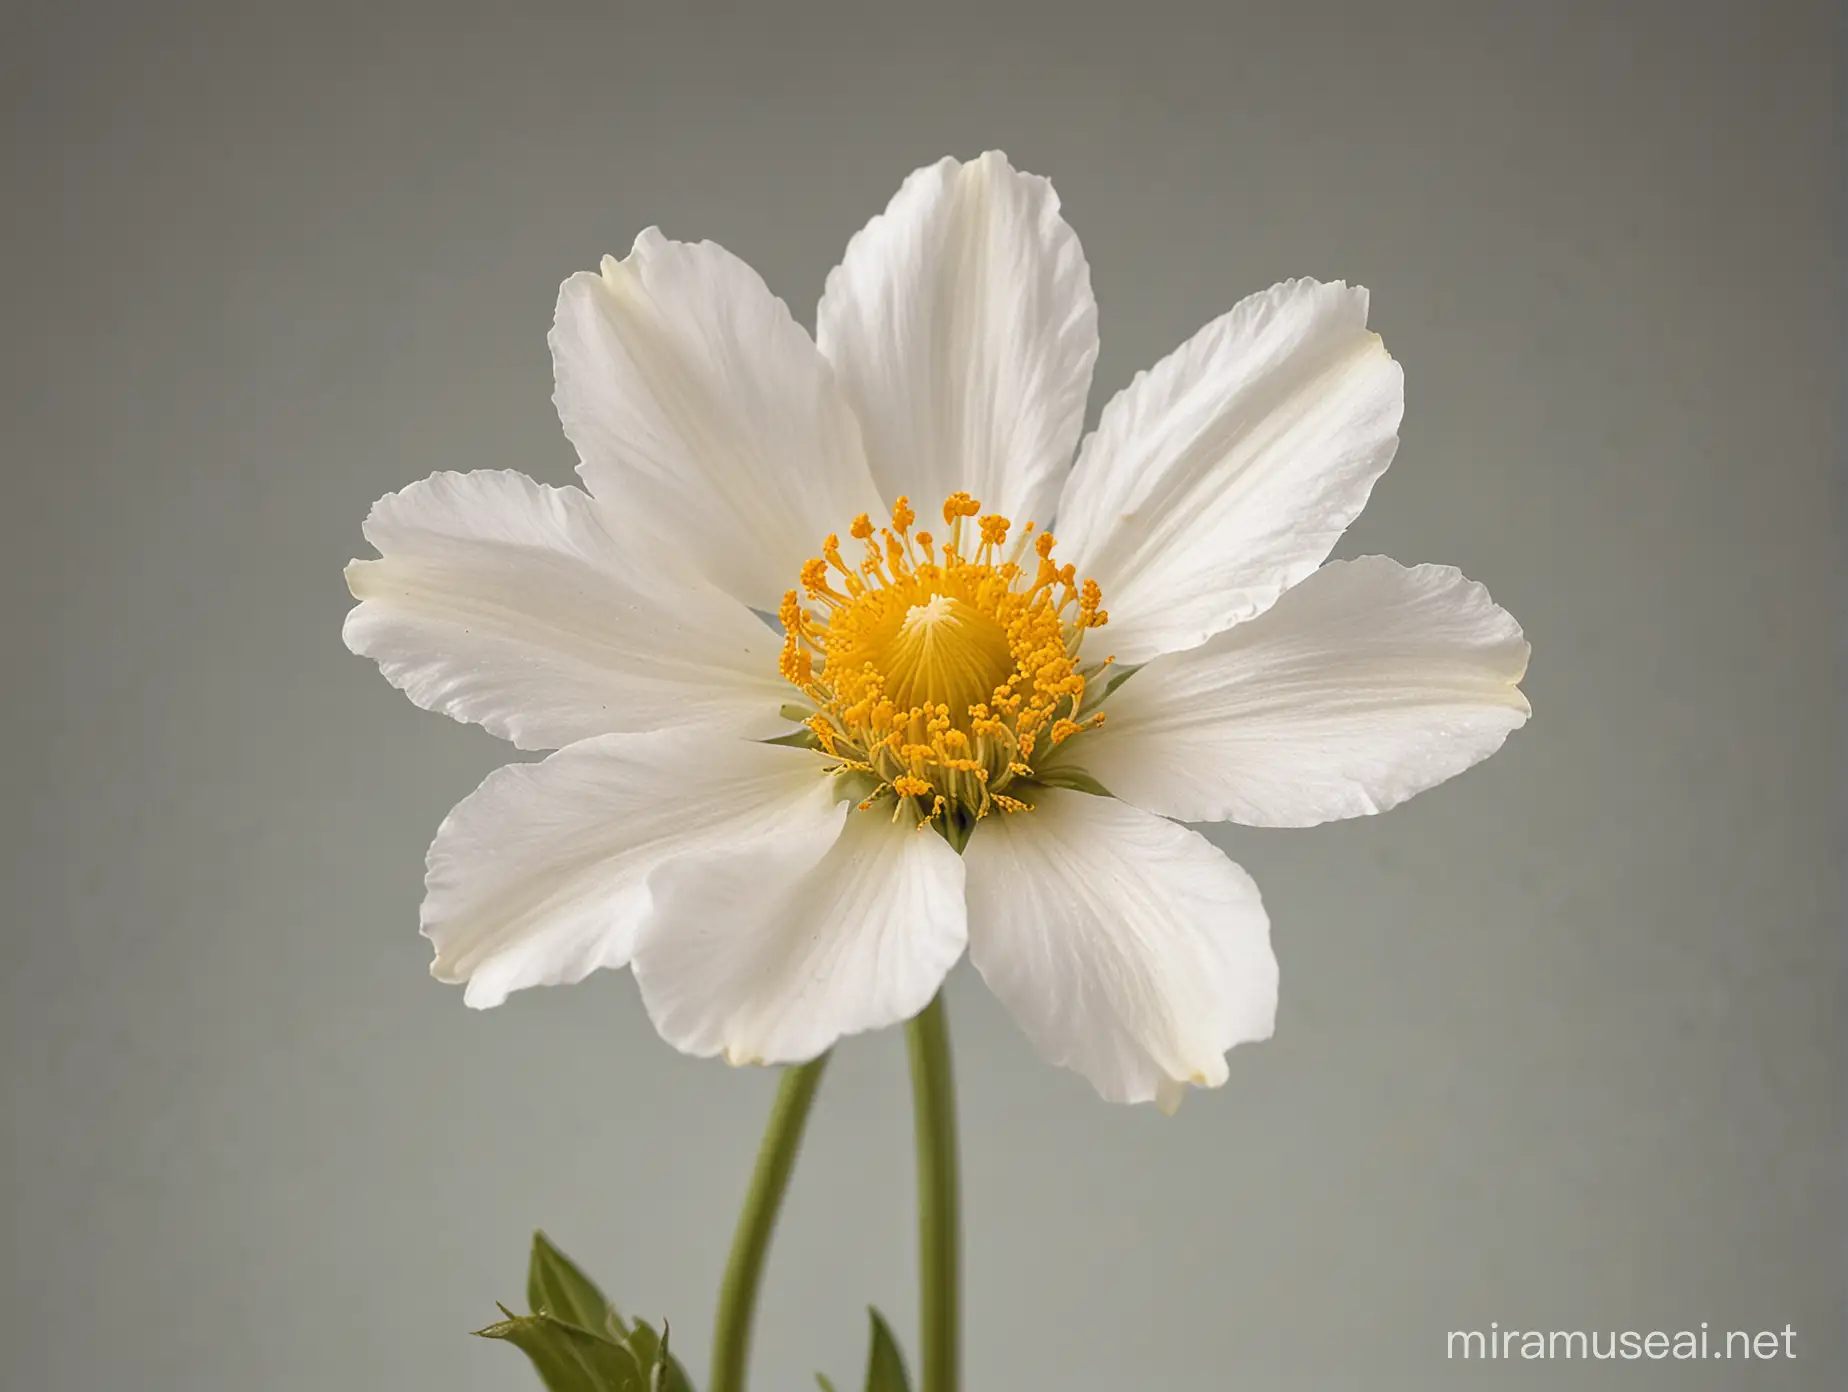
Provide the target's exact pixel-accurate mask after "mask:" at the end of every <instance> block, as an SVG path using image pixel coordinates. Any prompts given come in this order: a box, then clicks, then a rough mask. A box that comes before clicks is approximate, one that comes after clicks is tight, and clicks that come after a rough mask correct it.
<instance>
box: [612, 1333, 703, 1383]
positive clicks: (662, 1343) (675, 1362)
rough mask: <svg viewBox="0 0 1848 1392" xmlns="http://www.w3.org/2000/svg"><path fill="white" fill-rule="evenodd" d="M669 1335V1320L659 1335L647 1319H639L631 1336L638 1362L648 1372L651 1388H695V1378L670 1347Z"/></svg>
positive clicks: (631, 1345)
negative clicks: (691, 1376) (689, 1373)
mask: <svg viewBox="0 0 1848 1392" xmlns="http://www.w3.org/2000/svg"><path fill="white" fill-rule="evenodd" d="M667 1336H668V1327H667V1321H666V1320H662V1321H661V1332H660V1334H658V1335H657V1334H656V1333H655V1332H654V1326H653V1325H651V1324H649V1323H648V1321H647V1320H639V1319H638V1320H636V1321H635V1325H634V1327H633V1328H632V1329H630V1331H629V1338H628V1340H627V1343H628V1346H629V1353H630V1355H631V1356H632V1357H633V1358H634V1359H635V1366H636V1367H638V1368H640V1369H642V1370H643V1371H644V1372H646V1373H647V1374H648V1392H693V1379H692V1378H690V1377H688V1376H687V1370H686V1369H685V1368H683V1367H681V1366H680V1360H679V1359H678V1358H676V1357H674V1355H673V1354H672V1353H671V1352H670V1351H669V1350H668V1347H667Z"/></svg>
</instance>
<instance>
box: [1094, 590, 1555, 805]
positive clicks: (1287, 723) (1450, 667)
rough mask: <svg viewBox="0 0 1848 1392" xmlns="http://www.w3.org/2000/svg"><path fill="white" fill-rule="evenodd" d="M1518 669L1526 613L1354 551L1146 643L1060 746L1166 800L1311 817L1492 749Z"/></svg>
mask: <svg viewBox="0 0 1848 1392" xmlns="http://www.w3.org/2000/svg"><path fill="white" fill-rule="evenodd" d="M1526 670H1527V643H1526V640H1524V639H1523V638H1522V637H1521V626H1520V625H1519V624H1517V623H1516V622H1515V621H1514V619H1513V618H1512V617H1511V616H1510V615H1509V614H1508V613H1507V611H1505V610H1503V609H1500V608H1497V607H1496V605H1495V604H1494V603H1493V602H1492V601H1491V600H1490V599H1489V594H1488V591H1487V590H1485V589H1483V587H1482V586H1481V585H1478V584H1474V583H1472V582H1471V581H1469V580H1466V579H1464V578H1463V576H1462V575H1461V574H1460V573H1459V572H1458V571H1456V570H1454V569H1452V568H1451V567H1449V566H1431V565H1426V566H1416V567H1414V568H1411V569H1407V568H1406V567H1404V566H1401V565H1399V564H1397V563H1396V562H1393V561H1390V560H1387V559H1386V558H1385V557H1384V556H1366V557H1363V558H1361V559H1360V560H1357V561H1348V562H1335V563H1334V564H1331V565H1326V566H1323V567H1322V569H1320V570H1318V571H1317V572H1316V573H1315V574H1314V575H1311V576H1310V577H1309V578H1308V579H1307V580H1305V581H1303V582H1302V584H1300V585H1298V586H1296V588H1294V589H1292V590H1291V591H1289V593H1287V594H1285V595H1284V597H1283V598H1282V599H1280V600H1278V601H1277V604H1276V606H1275V607H1274V608H1272V609H1271V610H1269V611H1268V612H1267V613H1265V614H1263V615H1261V616H1260V617H1258V618H1256V619H1254V620H1252V621H1251V622H1250V623H1247V624H1240V625H1239V626H1238V627H1237V628H1234V629H1232V630H1230V631H1229V632H1226V633H1222V634H1220V635H1219V636H1218V637H1217V638H1215V639H1213V640H1212V641H1210V642H1208V643H1206V644H1204V645H1202V646H1200V647H1198V648H1195V649H1193V650H1192V651H1190V652H1184V653H1174V654H1171V655H1170V656H1167V657H1158V658H1156V659H1155V661H1153V662H1151V663H1149V664H1148V665H1147V666H1146V667H1144V668H1143V669H1142V670H1141V671H1139V672H1137V673H1136V674H1135V675H1134V676H1132V677H1130V678H1129V679H1128V680H1127V681H1126V682H1124V683H1123V685H1122V686H1121V687H1119V688H1118V689H1117V690H1116V691H1115V692H1114V693H1112V695H1111V697H1110V699H1109V700H1108V701H1107V702H1105V705H1104V709H1105V712H1106V715H1105V719H1104V723H1103V725H1102V726H1100V727H1099V728H1098V729H1097V730H1095V731H1093V732H1091V733H1089V734H1086V735H1084V736H1083V737H1082V738H1080V739H1075V740H1071V741H1069V742H1068V743H1067V744H1066V745H1063V746H1061V750H1062V752H1064V753H1065V755H1066V757H1068V758H1069V759H1071V760H1073V761H1075V762H1078V763H1080V764H1082V765H1083V767H1084V768H1085V769H1087V770H1088V771H1089V772H1090V773H1092V774H1093V775H1094V776H1095V777H1096V778H1097V779H1098V780H1099V781H1100V782H1102V783H1103V785H1104V786H1105V787H1107V788H1108V789H1110V791H1111V792H1112V793H1114V794H1116V795H1117V796H1118V797H1120V798H1124V799H1126V800H1127V801H1129V802H1133V803H1135V804H1136V805H1137V806H1138V807H1146V808H1148V809H1149V810H1150V811H1153V812H1160V813H1162V814H1163V815H1164V816H1169V817H1180V818H1183V819H1185V820H1187V821H1194V822H1202V821H1234V822H1244V823H1245V824H1247V825H1249V826H1314V825H1315V824H1316V823H1318V822H1326V821H1332V820H1334V819H1335V818H1338V817H1359V816H1364V815H1366V814H1368V813H1372V812H1383V811H1385V810H1386V809H1387V808H1389V807H1391V806H1393V805H1394V804H1395V803H1399V802H1403V801H1404V800H1405V799H1406V798H1408V797H1410V796H1411V795H1412V794H1413V793H1417V792H1422V791H1423V790H1424V789H1426V788H1430V787H1434V786H1435V785H1437V784H1439V783H1442V782H1443V781H1444V780H1445V779H1446V778H1451V777H1454V776H1455V775H1457V774H1459V773H1461V772H1463V770H1464V769H1466V768H1468V767H1469V766H1470V765H1471V764H1474V763H1476V762H1478V761H1479V760H1482V759H1486V758H1487V757H1488V756H1489V755H1491V754H1493V753H1494V752H1495V751H1496V750H1497V749H1499V748H1500V747H1501V743H1502V741H1503V740H1504V739H1506V738H1507V737H1508V732H1509V731H1511V730H1514V729H1516V728H1518V727H1519V726H1520V725H1521V724H1523V723H1524V722H1525V721H1526V719H1527V716H1528V706H1527V698H1526V697H1525V696H1523V695H1522V694H1521V692H1520V690H1519V688H1518V687H1517V686H1516V683H1517V682H1519V681H1520V680H1521V677H1522V675H1523V674H1524V673H1525V672H1526ZM1081 746H1082V747H1081Z"/></svg>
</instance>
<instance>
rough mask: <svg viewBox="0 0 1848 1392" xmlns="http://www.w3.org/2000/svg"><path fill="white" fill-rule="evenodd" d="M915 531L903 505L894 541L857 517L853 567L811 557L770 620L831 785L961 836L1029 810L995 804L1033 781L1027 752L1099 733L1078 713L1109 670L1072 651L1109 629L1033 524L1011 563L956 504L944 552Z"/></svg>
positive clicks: (980, 521)
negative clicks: (843, 782)
mask: <svg viewBox="0 0 1848 1392" xmlns="http://www.w3.org/2000/svg"><path fill="white" fill-rule="evenodd" d="M916 520H917V514H916V513H915V512H913V511H912V508H911V501H910V499H908V498H900V499H898V501H897V502H896V503H895V504H894V506H893V508H892V520H891V525H890V526H887V527H880V528H875V527H874V525H873V522H872V519H871V518H870V517H868V516H866V515H865V514H862V515H861V516H859V517H856V518H855V519H854V520H853V524H852V526H851V527H850V528H849V529H848V532H849V535H850V536H851V537H852V538H853V539H854V540H855V541H857V542H859V543H860V545H861V548H862V550H863V552H864V556H863V558H862V559H861V560H860V562H859V564H858V565H857V566H853V565H850V564H848V562H847V561H846V560H845V559H844V558H843V557H842V555H841V544H840V540H839V538H838V537H835V536H830V537H828V538H827V539H826V540H825V541H824V542H823V543H822V548H821V551H822V554H821V555H820V556H818V557H815V558H814V559H812V560H810V561H808V562H807V563H806V564H805V565H804V566H803V567H802V570H801V574H800V577H799V579H800V587H799V588H798V589H793V590H790V591H789V592H788V593H787V594H786V595H785V596H784V597H783V603H782V606H781V608H780V609H779V611H778V617H779V618H780V619H781V620H782V623H783V629H784V640H783V652H782V657H781V661H780V664H779V666H780V670H781V672H782V675H783V677H784V679H785V680H787V681H788V682H790V683H791V684H792V685H793V686H795V687H797V688H798V689H799V690H800V691H801V692H802V693H803V695H804V696H806V697H807V698H808V699H809V700H810V701H811V702H813V704H814V706H815V708H816V713H815V714H814V715H812V716H810V717H809V718H808V719H807V720H806V721H805V722H804V723H805V724H806V725H807V727H808V729H809V730H810V731H811V732H812V733H813V735H814V736H815V740H816V743H817V744H818V746H819V747H820V749H821V752H822V753H823V754H824V755H825V756H826V757H827V758H828V759H829V760H830V761H831V770H832V771H833V772H838V773H846V772H852V773H854V774H857V775H860V776H862V777H864V778H866V779H867V781H868V782H871V783H873V784H875V785H876V786H875V787H874V791H873V793H872V794H871V795H869V796H867V797H866V798H865V799H864V800H863V801H862V802H861V804H860V805H861V806H862V807H866V808H871V807H874V806H877V805H879V804H880V803H881V802H883V801H885V799H887V798H888V797H889V798H891V799H892V800H893V801H894V802H895V803H896V804H897V806H896V807H895V808H894V815H899V814H901V813H903V812H904V811H905V810H906V809H907V808H909V809H911V811H912V812H913V814H914V816H915V819H916V821H917V822H919V823H920V824H922V825H929V824H931V823H933V822H936V821H937V820H938V819H939V818H943V819H944V823H945V825H946V834H947V833H949V832H954V833H955V834H959V835H967V832H968V829H969V827H970V826H972V825H973V823H974V822H976V821H979V820H980V819H981V818H983V817H986V816H987V815H988V814H989V813H990V812H992V811H994V810H996V809H1000V810H1002V811H1006V812H1016V811H1027V810H1030V808H1031V804H1030V803H1029V802H1027V801H1025V800H1024V799H1022V798H1020V797H1017V796H1012V795H1009V794H1008V792H1007V789H1008V788H1009V786H1010V785H1012V784H1015V783H1017V782H1020V781H1023V780H1029V779H1031V778H1032V776H1033V756H1034V753H1035V751H1036V750H1040V751H1041V752H1044V751H1045V750H1046V749H1050V748H1051V747H1052V746H1053V745H1057V744H1061V743H1063V742H1064V741H1065V740H1067V739H1070V738H1072V737H1073V736H1075V735H1078V734H1082V733H1083V732H1084V731H1086V730H1088V729H1091V728H1093V727H1094V726H1096V725H1097V724H1098V723H1099V722H1100V721H1101V720H1102V719H1103V716H1102V714H1101V713H1094V714H1091V715H1081V714H1080V708H1081V707H1082V706H1083V704H1084V696H1085V684H1086V679H1087V677H1088V676H1094V675H1095V674H1096V672H1097V671H1098V670H1100V669H1101V667H1103V666H1104V665H1107V663H1108V661H1109V659H1108V658H1106V659H1104V661H1103V662H1101V663H1096V664H1094V665H1092V666H1090V667H1086V666H1084V665H1083V663H1082V662H1081V660H1080V655H1079V650H1080V648H1081V646H1082V644H1083V641H1084V635H1085V633H1086V632H1087V631H1088V630H1090V629H1093V628H1101V627H1102V626H1103V625H1104V624H1105V623H1107V622H1108V621H1109V617H1110V616H1109V615H1108V614H1107V613H1106V612H1105V611H1104V609H1103V595H1102V592H1101V591H1100V590H1099V589H1098V586H1097V582H1096V581H1094V580H1085V581H1083V582H1082V583H1080V582H1079V581H1078V578H1077V575H1076V573H1075V571H1074V570H1073V568H1072V567H1071V566H1069V565H1067V566H1060V565H1058V564H1057V563H1056V562H1054V560H1053V559H1052V553H1053V548H1054V547H1055V545H1056V544H1057V543H1056V542H1055V541H1054V539H1053V537H1052V534H1051V533H1049V532H1041V533H1039V534H1038V535H1037V536H1034V535H1033V524H1032V523H1028V524H1027V525H1026V526H1025V527H1024V528H1022V529H1021V531H1020V535H1019V537H1018V539H1017V540H1016V541H1015V542H1014V544H1013V546H1012V547H1011V548H1010V547H1009V546H1008V545H1007V539H1008V534H1009V532H1010V531H1011V530H1012V524H1011V523H1010V522H1009V521H1008V519H1007V518H1005V517H1000V516H996V515H994V514H989V515H987V516H983V515H982V509H981V504H980V503H978V502H977V501H976V500H975V499H974V498H972V497H970V496H969V495H968V494H967V493H952V494H951V495H950V496H949V498H948V499H946V500H945V502H944V504H943V521H944V525H945V528H946V530H945V532H944V533H943V535H942V536H940V537H932V536H931V534H930V533H928V532H913V531H912V530H911V528H912V523H913V522H915V521H916ZM1029 538H1031V540H1032V543H1033V544H1032V554H1031V556H1030V557H1026V558H1025V559H1023V553H1025V552H1026V551H1027V542H1028V540H1029ZM888 805H889V804H888ZM957 844H959V845H960V841H958V842H957Z"/></svg>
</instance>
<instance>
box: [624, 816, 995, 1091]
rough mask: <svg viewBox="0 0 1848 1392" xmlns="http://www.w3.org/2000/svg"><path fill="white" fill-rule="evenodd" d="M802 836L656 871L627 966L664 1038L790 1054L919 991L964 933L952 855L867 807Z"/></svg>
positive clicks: (855, 1028) (765, 1059)
mask: <svg viewBox="0 0 1848 1392" xmlns="http://www.w3.org/2000/svg"><path fill="white" fill-rule="evenodd" d="M808 850H809V853H808V854H807V855H803V854H798V853H797V851H796V850H795V848H794V847H793V844H792V843H790V842H788V841H786V842H785V844H783V845H770V844H766V845H764V846H762V847H761V848H757V849H755V850H751V851H744V852H740V853H738V854H736V855H730V856H725V857H709V858H706V859H704V860H701V861H691V860H688V861H682V862H680V863H679V864H676V865H672V866H669V867H667V868H666V869H665V870H663V871H661V872H660V873H658V874H657V875H655V877H654V879H653V881H652V888H653V890H654V895H655V905H656V912H655V916H654V917H653V918H652V919H651V920H650V922H649V926H648V929H647V931H646V932H645V933H644V934H643V936H642V940H641V942H640V943H639V944H638V945H637V947H636V952H635V965H634V970H635V978H636V981H637V982H638V983H639V984H640V986H641V990H642V999H643V1001H644V1002H646V1004H647V1006H648V1013H649V1016H650V1017H651V1018H652V1019H653V1020H654V1022H655V1027H656V1028H657V1029H658V1030H660V1032H661V1037H662V1038H664V1039H666V1040H667V1041H668V1042H669V1043H670V1044H672V1045H674V1046H675V1047H676V1048H678V1049H680V1050H682V1051H684V1052H686V1053H689V1054H698V1055H701V1056H705V1055H710V1054H717V1053H723V1054H724V1055H725V1057H726V1058H727V1059H728V1060H730V1061H731V1062H733V1063H797V1062H801V1061H803V1060H806V1059H812V1058H814V1057H815V1056H816V1055H817V1054H819V1053H821V1052H822V1051H823V1050H825V1049H827V1048H828V1047H829V1046H830V1045H832V1044H833V1043H834V1041H835V1040H837V1039H839V1038H840V1037H841V1036H843V1035H848V1034H856V1033H858V1032H860V1031H862V1030H871V1029H882V1028H884V1027H885V1026H887V1025H892V1024H896V1023H897V1022H898V1021H900V1020H904V1019H908V1018H909V1017H911V1016H913V1015H915V1014H917V1013H918V1011H920V1010H922V1009H923V1008H924V1007H925V1006H926V1005H928V1004H930V998H931V997H932V996H933V995H935V994H936V992H937V988H938V986H940V985H941V984H942V982H943V978H944V976H945V975H946V974H947V973H948V972H949V970H950V968H951V967H952V966H953V965H955V962H956V959H957V958H958V957H959V956H961V955H962V950H963V946H964V944H965V942H966V941H967V938H968V933H967V929H966V927H965V922H966V920H965V915H964V910H963V866H962V860H961V858H960V857H958V856H957V854H956V852H954V851H953V850H951V849H950V847H949V845H948V843H946V842H945V841H944V839H943V838H942V837H941V836H938V835H937V834H936V833H934V832H931V831H919V830H917V829H916V828H913V827H909V826H903V825H896V824H894V823H893V822H892V820H891V818H890V817H888V816H886V815H885V814H883V813H881V812H876V811H875V812H854V813H851V814H850V815H849V816H848V817H847V821H846V825H845V826H844V827H843V828H842V830H841V833H840V835H839V837H838V838H837V839H836V840H835V841H834V842H833V844H832V845H824V844H823V842H822V840H821V839H820V838H814V837H811V838H810V839H809V848H808Z"/></svg>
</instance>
